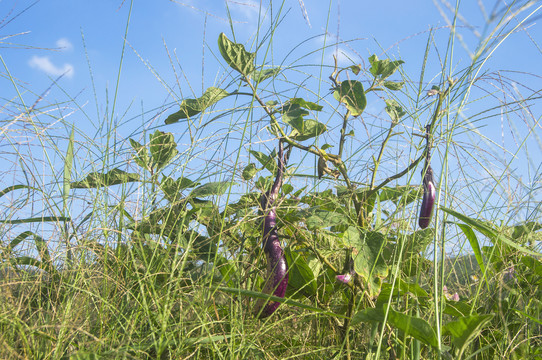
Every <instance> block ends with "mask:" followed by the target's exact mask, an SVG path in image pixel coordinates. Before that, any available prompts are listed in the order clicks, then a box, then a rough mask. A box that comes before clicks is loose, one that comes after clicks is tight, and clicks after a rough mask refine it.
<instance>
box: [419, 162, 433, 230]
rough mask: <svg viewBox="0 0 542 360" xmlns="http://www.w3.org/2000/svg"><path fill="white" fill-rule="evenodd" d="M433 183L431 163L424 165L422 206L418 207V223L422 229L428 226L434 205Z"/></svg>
mask: <svg viewBox="0 0 542 360" xmlns="http://www.w3.org/2000/svg"><path fill="white" fill-rule="evenodd" d="M435 194H436V190H435V183H434V182H433V169H431V165H426V170H425V175H424V177H423V199H422V206H421V208H420V217H419V219H418V224H419V225H420V227H421V228H422V229H425V228H426V227H428V226H429V223H430V222H431V216H432V214H433V207H434V205H435Z"/></svg>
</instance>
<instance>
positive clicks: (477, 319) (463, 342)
mask: <svg viewBox="0 0 542 360" xmlns="http://www.w3.org/2000/svg"><path fill="white" fill-rule="evenodd" d="M493 317H494V315H493V314H487V315H468V316H463V317H462V318H460V319H458V320H456V321H451V322H449V323H447V324H446V325H444V328H443V330H444V331H443V332H444V334H445V335H451V336H452V343H453V344H454V345H455V346H456V347H457V348H458V349H459V354H460V355H459V357H458V358H461V354H462V353H463V351H464V350H465V348H466V347H467V346H468V345H469V343H470V342H471V341H472V340H474V338H475V337H476V336H478V334H479V333H480V332H481V331H482V329H483V328H484V327H485V326H486V325H487V323H488V322H489V321H491V319H493Z"/></svg>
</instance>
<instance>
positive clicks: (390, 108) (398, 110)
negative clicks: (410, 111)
mask: <svg viewBox="0 0 542 360" xmlns="http://www.w3.org/2000/svg"><path fill="white" fill-rule="evenodd" d="M384 110H386V112H387V113H388V115H389V116H390V118H391V120H392V121H393V122H394V123H397V122H398V121H399V119H400V118H402V117H403V116H405V114H406V111H404V110H403V108H402V107H401V105H399V103H398V102H397V101H395V100H393V99H387V100H386V107H385V108H384Z"/></svg>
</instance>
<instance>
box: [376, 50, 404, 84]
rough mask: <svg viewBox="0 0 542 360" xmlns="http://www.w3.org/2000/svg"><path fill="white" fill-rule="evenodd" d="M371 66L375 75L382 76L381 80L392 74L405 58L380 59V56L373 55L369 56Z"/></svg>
mask: <svg viewBox="0 0 542 360" xmlns="http://www.w3.org/2000/svg"><path fill="white" fill-rule="evenodd" d="M369 62H370V63H371V68H370V69H369V71H370V72H371V74H373V76H374V77H377V76H378V77H380V79H381V80H384V79H386V78H387V77H389V76H391V75H392V74H393V73H394V72H395V71H396V70H397V69H398V68H399V66H401V64H404V61H403V60H394V61H390V60H389V59H383V60H379V59H378V56H376V55H372V56H370V57H369Z"/></svg>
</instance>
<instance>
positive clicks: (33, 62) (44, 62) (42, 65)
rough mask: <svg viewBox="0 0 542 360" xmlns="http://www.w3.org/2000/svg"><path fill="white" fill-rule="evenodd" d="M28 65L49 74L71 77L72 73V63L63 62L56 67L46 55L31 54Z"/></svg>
mask: <svg viewBox="0 0 542 360" xmlns="http://www.w3.org/2000/svg"><path fill="white" fill-rule="evenodd" d="M28 65H30V67H32V68H34V69H38V70H41V71H43V72H44V73H46V74H47V75H50V76H60V75H64V76H66V77H68V78H71V77H73V74H74V69H73V65H72V64H64V65H63V66H62V67H58V66H56V65H55V64H53V63H52V62H51V60H50V59H49V57H48V56H32V58H31V59H30V60H29V61H28Z"/></svg>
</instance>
